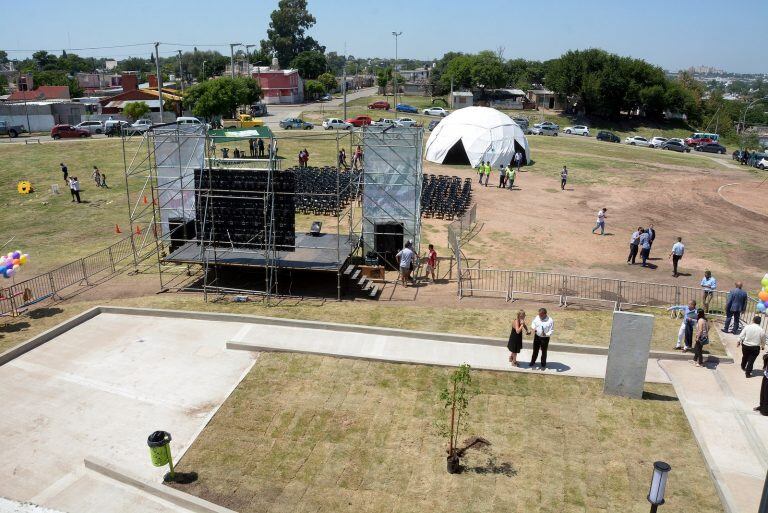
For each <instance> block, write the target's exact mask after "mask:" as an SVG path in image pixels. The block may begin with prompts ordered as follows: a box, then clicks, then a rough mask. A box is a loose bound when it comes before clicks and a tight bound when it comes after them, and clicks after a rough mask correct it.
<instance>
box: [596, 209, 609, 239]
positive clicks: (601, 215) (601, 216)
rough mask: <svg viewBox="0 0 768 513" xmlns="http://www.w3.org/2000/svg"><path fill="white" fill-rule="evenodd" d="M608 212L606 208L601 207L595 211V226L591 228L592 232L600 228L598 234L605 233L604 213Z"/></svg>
mask: <svg viewBox="0 0 768 513" xmlns="http://www.w3.org/2000/svg"><path fill="white" fill-rule="evenodd" d="M606 212H608V209H607V208H605V207H603V208H601V209H600V210H598V211H597V222H596V223H595V227H594V228H592V233H595V230H597V229H598V228H600V235H605V218H606V215H605V213H606Z"/></svg>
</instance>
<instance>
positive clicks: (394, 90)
mask: <svg viewBox="0 0 768 513" xmlns="http://www.w3.org/2000/svg"><path fill="white" fill-rule="evenodd" d="M392 35H393V36H395V64H394V65H393V66H392V80H393V85H394V89H393V91H392V93H393V94H394V95H395V96H394V102H395V111H397V38H398V37H400V36H402V35H403V33H402V32H392Z"/></svg>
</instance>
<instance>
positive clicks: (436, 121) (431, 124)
mask: <svg viewBox="0 0 768 513" xmlns="http://www.w3.org/2000/svg"><path fill="white" fill-rule="evenodd" d="M439 124H440V120H439V119H433V120H432V121H430V122H429V126H427V130H429V131H430V132H431V131H432V130H434V129H435V127H436V126H437V125H439Z"/></svg>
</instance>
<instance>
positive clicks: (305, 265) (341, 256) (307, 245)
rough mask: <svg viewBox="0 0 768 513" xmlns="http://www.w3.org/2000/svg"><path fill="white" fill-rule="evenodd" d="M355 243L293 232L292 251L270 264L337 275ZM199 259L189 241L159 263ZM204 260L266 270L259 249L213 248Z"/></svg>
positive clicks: (346, 238)
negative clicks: (293, 242) (294, 240)
mask: <svg viewBox="0 0 768 513" xmlns="http://www.w3.org/2000/svg"><path fill="white" fill-rule="evenodd" d="M359 240H360V239H359V237H356V236H354V235H353V236H349V235H336V234H331V233H322V234H320V236H318V237H313V236H311V235H309V234H308V233H297V234H296V249H295V251H278V252H277V255H276V259H275V260H274V261H272V262H270V264H271V266H274V267H277V268H281V269H303V270H316V271H334V272H338V271H340V270H341V268H342V266H343V265H344V262H346V261H347V258H349V256H350V255H351V254H352V253H353V252H354V251H355V248H357V245H358V243H359ZM203 258H204V255H203V254H202V252H201V248H200V243H199V242H197V241H192V242H188V243H186V244H184V245H183V246H182V247H180V248H179V249H177V250H175V251H173V252H172V253H171V254H170V255H168V256H167V257H165V258H164V259H163V261H165V262H173V263H179V264H202V263H204V260H203ZM205 258H207V259H208V263H209V265H221V266H239V267H257V268H258V267H261V268H264V267H267V260H266V258H265V254H264V250H262V249H249V248H243V247H237V246H235V247H234V248H233V247H231V246H224V245H221V246H219V247H217V248H216V250H215V255H214V249H213V248H211V247H209V248H206V250H205Z"/></svg>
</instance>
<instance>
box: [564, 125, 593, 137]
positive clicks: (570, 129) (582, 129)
mask: <svg viewBox="0 0 768 513" xmlns="http://www.w3.org/2000/svg"><path fill="white" fill-rule="evenodd" d="M563 132H565V133H566V134H574V135H584V136H587V137H589V127H588V126H584V125H576V126H567V127H565V128H563Z"/></svg>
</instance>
